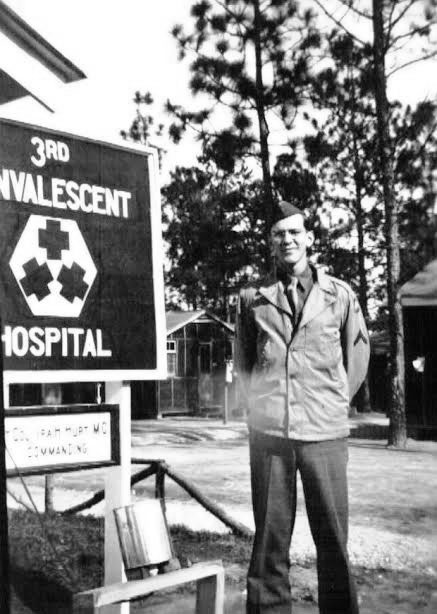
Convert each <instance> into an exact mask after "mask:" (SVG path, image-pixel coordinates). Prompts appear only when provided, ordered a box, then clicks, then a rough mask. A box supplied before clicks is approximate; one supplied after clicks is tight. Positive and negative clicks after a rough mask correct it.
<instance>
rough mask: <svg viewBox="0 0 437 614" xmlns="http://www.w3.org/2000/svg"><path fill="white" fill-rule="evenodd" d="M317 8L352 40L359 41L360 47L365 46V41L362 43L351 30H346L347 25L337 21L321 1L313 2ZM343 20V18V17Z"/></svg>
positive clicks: (315, 0)
mask: <svg viewBox="0 0 437 614" xmlns="http://www.w3.org/2000/svg"><path fill="white" fill-rule="evenodd" d="M313 1H314V2H315V3H316V4H317V6H318V7H319V8H320V9H321V10H322V11H323V12H324V13H325V15H326V16H327V17H329V19H331V21H333V22H334V23H335V24H336V25H337V26H338V27H339V28H341V29H342V30H343V31H344V32H346V34H348V35H349V36H350V37H351V38H353V39H354V40H355V41H357V43H359V44H360V45H362V46H364V45H365V43H364V41H362V40H361V39H360V38H358V36H355V34H353V33H352V32H351V31H350V30H348V29H347V28H346V26H345V25H343V24H342V23H341V20H339V19H337V18H336V17H334V15H333V14H332V13H330V12H329V11H328V10H327V9H326V8H325V7H324V5H323V2H321V1H320V0H313ZM342 19H343V17H342Z"/></svg>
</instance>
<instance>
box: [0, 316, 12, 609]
mask: <svg viewBox="0 0 437 614" xmlns="http://www.w3.org/2000/svg"><path fill="white" fill-rule="evenodd" d="M0 327H1V317H0ZM4 416H5V407H4V398H3V351H2V347H1V346H0V450H2V453H1V454H0V614H9V605H10V604H9V601H10V594H9V593H10V587H9V546H8V541H9V540H8V507H7V489H6V456H5V451H6V446H5V420H4Z"/></svg>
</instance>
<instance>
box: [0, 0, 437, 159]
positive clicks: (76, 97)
mask: <svg viewBox="0 0 437 614" xmlns="http://www.w3.org/2000/svg"><path fill="white" fill-rule="evenodd" d="M6 3H7V4H8V5H9V6H10V7H11V8H12V9H13V10H14V11H16V12H17V13H18V14H19V15H20V16H21V17H22V18H23V19H25V20H26V21H27V22H28V23H29V24H30V25H31V26H32V27H33V28H35V29H36V30H37V31H38V32H39V33H40V34H41V35H42V36H44V37H45V38H46V39H47V40H48V41H49V42H50V43H51V44H52V45H53V46H54V47H56V48H57V49H58V50H59V51H60V52H61V53H63V54H64V55H65V56H66V57H67V58H69V59H70V60H72V61H73V62H74V63H75V64H76V65H77V66H78V67H79V68H81V69H82V70H83V71H84V72H85V74H86V75H87V79H86V80H83V81H80V82H77V83H73V84H69V85H63V84H61V82H59V83H60V86H59V90H58V91H57V92H56V96H55V99H56V103H57V104H56V115H55V116H51V114H50V113H49V112H48V111H46V110H45V109H44V108H43V107H41V106H40V105H38V104H37V103H35V102H34V101H33V100H29V99H24V100H22V101H19V102H18V103H13V104H10V105H6V108H3V109H2V111H0V112H1V113H2V114H3V115H7V116H9V117H13V118H15V119H21V120H23V118H25V121H28V122H29V123H35V124H39V125H46V126H52V127H63V128H64V129H65V130H66V131H68V132H73V133H77V134H81V135H84V136H89V137H93V138H99V139H103V140H110V141H112V140H116V139H117V138H118V137H119V133H120V130H122V129H127V128H128V127H129V125H130V122H131V120H132V119H133V117H134V114H135V105H134V104H133V102H132V98H133V95H134V93H135V91H136V90H139V91H141V92H145V91H150V92H151V93H152V95H153V97H154V99H155V105H154V107H153V109H154V113H156V114H159V112H160V111H161V109H162V106H163V104H164V102H165V101H166V100H167V99H168V98H169V99H170V100H171V101H172V102H176V103H182V104H188V105H190V104H192V101H191V100H190V93H189V91H188V85H187V84H188V79H189V74H188V69H187V65H186V64H183V63H180V62H179V61H178V59H177V47H176V43H175V41H174V40H173V38H172V37H171V35H170V30H171V28H172V26H173V25H174V24H175V23H184V22H185V23H188V21H189V18H188V16H189V10H190V6H191V5H192V3H193V0H6ZM333 3H335V0H330V3H329V5H332V4H333ZM435 74H436V63H435V62H434V63H428V64H427V65H423V66H421V65H415V66H413V67H411V68H410V69H407V70H404V71H401V72H400V73H398V74H397V75H396V77H395V78H393V79H392V80H391V82H390V87H391V90H390V92H391V94H392V96H396V97H399V98H401V99H403V100H404V101H405V102H414V101H416V100H418V99H419V98H420V97H423V96H428V97H430V98H435V97H436V94H437V80H436V79H435ZM196 153H197V149H196V146H195V144H194V142H193V140H191V139H188V140H186V141H183V142H182V145H179V146H177V147H176V146H170V147H169V150H168V151H167V154H166V156H165V158H164V159H165V164H166V166H167V168H172V167H173V166H174V165H176V164H191V163H194V162H195V159H196Z"/></svg>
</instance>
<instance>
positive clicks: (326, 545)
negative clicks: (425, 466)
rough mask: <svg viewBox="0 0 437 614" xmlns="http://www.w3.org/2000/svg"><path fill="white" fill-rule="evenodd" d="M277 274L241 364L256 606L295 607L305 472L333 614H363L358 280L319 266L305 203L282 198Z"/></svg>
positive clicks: (256, 294) (244, 306)
mask: <svg viewBox="0 0 437 614" xmlns="http://www.w3.org/2000/svg"><path fill="white" fill-rule="evenodd" d="M270 234H271V245H272V252H273V256H274V258H275V260H276V266H277V272H276V275H271V276H269V277H267V278H264V279H262V280H260V281H258V282H255V283H251V284H249V285H248V286H246V287H245V288H243V289H242V290H241V292H240V298H239V305H238V314H237V327H236V331H237V337H236V340H237V346H236V363H237V364H236V370H237V372H238V374H239V376H240V384H241V391H242V398H243V400H244V402H245V404H246V409H247V414H248V423H249V441H250V465H251V481H252V504H253V512H254V518H255V526H256V533H255V540H254V545H253V552H252V558H251V562H250V567H249V572H248V581H247V588H248V592H247V614H290V612H291V595H290V582H289V570H290V561H289V549H290V542H291V536H292V533H293V526H294V520H295V512H296V474H297V471H299V473H300V477H301V480H302V485H303V490H304V495H305V504H306V510H307V515H308V520H309V524H310V528H311V533H312V536H313V539H314V543H315V546H316V550H317V571H318V586H319V610H320V613H321V614H357V613H358V604H357V596H356V592H355V586H354V581H353V578H352V574H351V570H350V564H349V558H348V554H347V533H348V495H347V477H346V465H347V458H348V450H347V436H348V434H349V426H348V410H349V403H350V400H351V399H352V397H353V396H354V394H355V393H356V392H357V390H358V388H359V387H360V385H361V383H362V382H363V380H364V378H365V375H366V372H367V366H368V360H369V341H368V334H367V330H366V325H365V322H364V318H363V315H362V313H361V309H360V307H359V304H358V301H357V299H356V297H355V295H354V293H353V292H352V290H351V289H350V287H349V286H348V285H347V284H346V283H344V282H343V281H340V280H339V279H336V278H334V277H331V276H329V275H327V274H325V273H323V272H322V271H321V270H319V269H316V268H315V267H313V266H312V265H311V264H310V263H309V261H308V249H309V248H310V247H311V246H312V245H313V242H314V235H313V232H312V231H311V230H309V229H308V228H307V227H306V220H305V217H304V214H303V213H302V211H301V210H300V209H298V208H297V207H295V206H294V205H291V204H290V203H287V202H281V203H279V205H277V207H276V210H275V213H274V219H273V225H272V227H271V233H270Z"/></svg>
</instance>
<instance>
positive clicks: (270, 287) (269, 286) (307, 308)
mask: <svg viewBox="0 0 437 614" xmlns="http://www.w3.org/2000/svg"><path fill="white" fill-rule="evenodd" d="M312 268H313V270H314V271H315V280H314V284H313V287H312V288H311V291H310V293H309V295H308V298H307V300H306V301H305V304H304V306H303V309H302V315H301V318H300V322H299V328H300V327H301V326H304V325H305V324H307V322H309V321H310V320H312V319H313V318H315V317H316V316H317V315H318V314H319V313H320V312H321V311H323V310H324V309H326V307H327V306H328V305H330V304H331V303H333V302H334V301H335V300H336V298H337V290H336V288H335V285H334V283H333V282H332V280H331V279H330V277H328V275H326V273H324V272H323V271H322V270H321V269H316V268H315V267H312ZM258 292H259V293H260V294H261V295H262V296H264V298H266V299H267V300H268V301H269V303H271V304H272V305H274V306H275V307H276V308H277V309H280V310H281V311H285V312H286V313H288V314H289V315H290V316H291V315H292V312H291V308H290V304H289V302H288V299H287V297H286V295H285V292H284V288H283V285H282V283H281V282H280V281H278V279H277V278H276V277H275V276H274V275H270V276H269V277H267V278H265V279H264V280H263V282H262V284H261V286H260V287H259V289H258Z"/></svg>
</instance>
